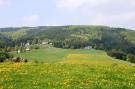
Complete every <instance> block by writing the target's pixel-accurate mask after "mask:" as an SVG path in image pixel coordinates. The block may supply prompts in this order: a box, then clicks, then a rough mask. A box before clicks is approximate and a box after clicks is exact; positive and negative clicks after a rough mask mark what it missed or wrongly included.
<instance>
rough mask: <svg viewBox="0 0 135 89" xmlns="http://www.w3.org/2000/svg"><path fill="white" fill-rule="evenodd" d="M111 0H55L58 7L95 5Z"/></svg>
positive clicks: (70, 7) (72, 7)
mask: <svg viewBox="0 0 135 89" xmlns="http://www.w3.org/2000/svg"><path fill="white" fill-rule="evenodd" d="M110 1H111V0H57V6H58V7H60V8H69V9H76V8H80V7H96V6H99V5H104V4H106V3H109V2H110Z"/></svg>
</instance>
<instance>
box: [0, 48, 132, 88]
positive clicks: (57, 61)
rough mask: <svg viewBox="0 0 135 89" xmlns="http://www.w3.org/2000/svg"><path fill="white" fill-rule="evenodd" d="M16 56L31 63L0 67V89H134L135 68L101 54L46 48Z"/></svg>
mask: <svg viewBox="0 0 135 89" xmlns="http://www.w3.org/2000/svg"><path fill="white" fill-rule="evenodd" d="M15 55H16V56H22V57H26V58H28V59H30V60H31V61H30V62H28V63H1V64H0V89H135V66H132V65H130V64H128V63H126V62H122V61H115V60H112V58H110V57H108V56H107V55H106V53H105V52H103V51H99V50H83V49H77V50H73V49H58V48H46V49H38V50H32V51H30V52H27V53H21V54H15ZM34 60H38V61H39V62H38V63H36V62H33V61H34Z"/></svg>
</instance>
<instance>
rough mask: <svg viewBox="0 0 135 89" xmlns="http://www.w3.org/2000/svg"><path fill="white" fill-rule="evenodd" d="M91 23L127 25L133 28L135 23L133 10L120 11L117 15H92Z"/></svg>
mask: <svg viewBox="0 0 135 89" xmlns="http://www.w3.org/2000/svg"><path fill="white" fill-rule="evenodd" d="M94 18H95V19H93V21H91V22H90V23H91V24H94V25H109V26H118V27H123V26H125V27H126V26H128V27H131V28H133V27H134V25H133V23H135V12H128V13H122V14H117V15H106V14H98V15H96V16H95V17H94Z"/></svg>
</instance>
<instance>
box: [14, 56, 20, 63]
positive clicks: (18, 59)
mask: <svg viewBox="0 0 135 89" xmlns="http://www.w3.org/2000/svg"><path fill="white" fill-rule="evenodd" d="M14 62H22V60H21V58H20V57H17V58H16V59H15V60H14Z"/></svg>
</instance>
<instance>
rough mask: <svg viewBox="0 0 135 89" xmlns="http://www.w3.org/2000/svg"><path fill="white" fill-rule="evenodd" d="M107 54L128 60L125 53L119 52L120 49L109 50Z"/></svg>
mask: <svg viewBox="0 0 135 89" xmlns="http://www.w3.org/2000/svg"><path fill="white" fill-rule="evenodd" d="M107 55H109V56H111V57H114V58H116V59H120V60H124V61H126V59H127V55H126V54H125V53H123V52H119V51H109V52H107Z"/></svg>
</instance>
